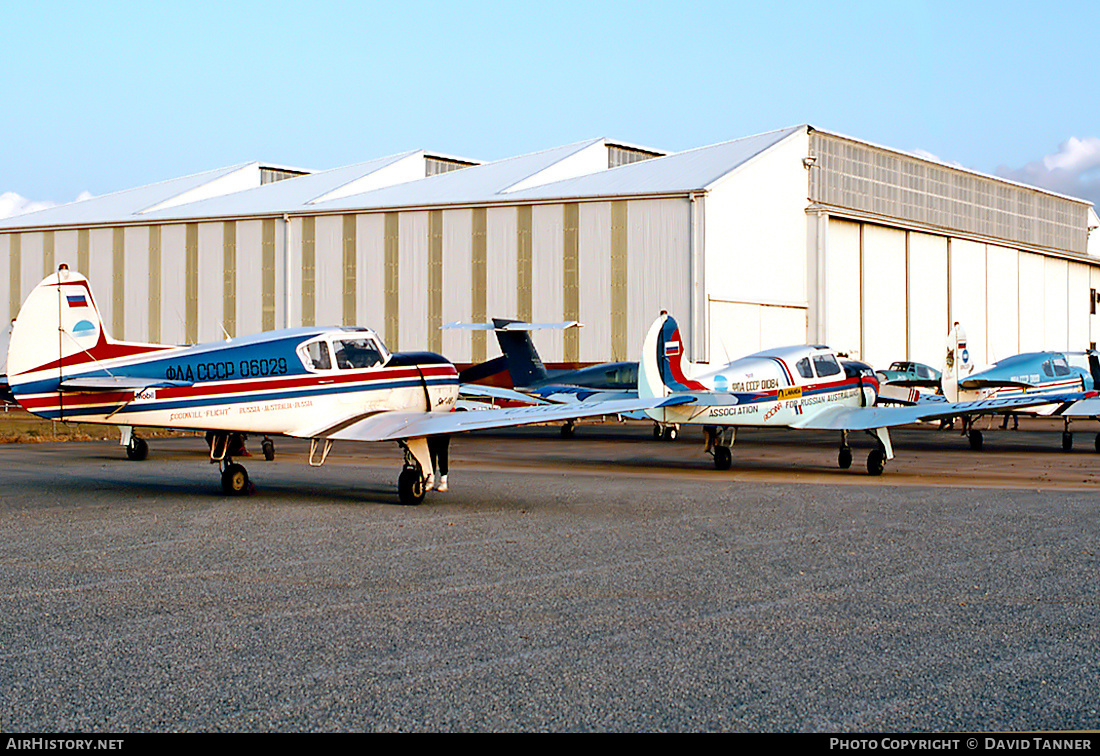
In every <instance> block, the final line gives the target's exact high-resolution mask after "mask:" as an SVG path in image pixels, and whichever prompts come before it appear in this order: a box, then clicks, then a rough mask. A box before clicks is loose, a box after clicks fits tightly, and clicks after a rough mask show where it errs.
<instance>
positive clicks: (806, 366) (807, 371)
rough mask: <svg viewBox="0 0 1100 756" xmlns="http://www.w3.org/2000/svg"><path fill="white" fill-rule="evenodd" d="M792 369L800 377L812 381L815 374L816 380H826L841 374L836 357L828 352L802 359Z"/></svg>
mask: <svg viewBox="0 0 1100 756" xmlns="http://www.w3.org/2000/svg"><path fill="white" fill-rule="evenodd" d="M811 363H812V364H813V368H812V369H811V367H810V365H811ZM794 367H795V370H797V371H798V374H799V375H800V376H802V377H803V378H807V379H812V378H813V377H814V374H815V373H816V374H817V377H818V378H827V377H828V376H830V375H840V373H841V372H842V371H841V368H840V363H839V362H837V361H836V357H835V356H833V354H832V353H830V352H819V353H817V354H812V355H809V356H808V357H803V358H802V359H800V360H799V361H798V362H796V363H795V364H794Z"/></svg>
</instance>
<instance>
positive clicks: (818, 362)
mask: <svg viewBox="0 0 1100 756" xmlns="http://www.w3.org/2000/svg"><path fill="white" fill-rule="evenodd" d="M814 369H815V370H817V375H818V377H819V378H824V377H826V376H829V375H839V374H840V373H841V370H840V363H838V362H837V361H836V357H834V356H832V355H831V354H815V355H814Z"/></svg>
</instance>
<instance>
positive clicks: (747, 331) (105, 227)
mask: <svg viewBox="0 0 1100 756" xmlns="http://www.w3.org/2000/svg"><path fill="white" fill-rule="evenodd" d="M1098 225H1100V222H1098V221H1097V216H1096V214H1095V212H1094V210H1093V208H1092V206H1091V204H1090V203H1089V202H1087V201H1084V200H1080V199H1075V198H1072V197H1066V196H1062V195H1058V194H1053V193H1051V192H1048V191H1044V190H1041V189H1037V188H1034V187H1029V186H1024V185H1021V184H1016V183H1012V182H1008V181H1004V180H1002V179H998V178H994V177H991V176H987V175H983V174H979V173H975V172H972V171H967V170H963V169H960V168H956V167H951V166H948V165H945V164H942V163H938V162H933V161H929V160H926V159H923V158H921V157H918V156H915V155H912V154H907V153H903V152H899V151H896V150H891V149H888V148H884V147H880V146H876V145H872V144H869V143H867V142H863V141H860V140H857V139H853V138H850V137H846V136H842V135H840V134H836V133H831V132H827V131H822V130H819V129H816V128H813V127H811V126H808V125H801V126H796V127H793V128H788V129H783V130H780V131H774V132H769V133H766V134H760V135H757V136H752V137H746V138H743V139H738V140H735V141H731V142H725V143H722V144H716V145H713V146H709V147H702V148H699V149H695V150H689V151H686V152H680V153H673V154H665V153H662V152H659V151H656V150H649V149H644V148H640V147H636V146H634V145H629V144H624V143H621V142H615V141H611V140H607V139H596V140H591V141H587V142H581V143H577V144H571V145H567V146H564V147H557V148H553V149H549V150H545V151H542V152H537V153H533V154H529V155H522V156H520V157H515V158H509V159H505V160H499V161H495V162H486V163H481V162H478V161H475V160H463V159H457V158H453V157H449V156H446V155H442V154H438V153H430V152H424V151H416V152H409V153H406V154H402V155H395V156H391V157H386V158H381V159H378V160H373V161H370V162H366V163H361V164H357V165H352V166H347V167H343V168H338V169H335V170H330V171H323V172H308V171H299V170H293V169H289V168H285V167H280V166H270V165H265V164H261V163H249V164H245V165H239V166H233V167H229V168H225V169H221V170H216V171H210V172H208V173H203V174H198V175H195V176H189V177H185V178H180V179H174V180H170V181H165V182H163V183H159V184H154V185H151V186H146V187H141V188H138V189H132V190H128V191H123V192H118V193H116V194H112V195H107V196H103V197H96V198H92V199H89V200H85V201H82V202H76V203H73V204H70V205H65V206H60V207H55V208H50V209H47V210H43V211H40V212H37V213H31V214H27V215H22V216H17V217H13V218H8V219H4V220H0V308H6V312H7V316H8V317H9V318H12V317H15V316H16V314H17V313H18V309H19V306H20V304H21V303H22V300H23V299H24V298H25V297H26V295H27V294H28V293H29V291H30V289H31V288H32V287H33V286H34V285H35V284H37V282H38V281H39V280H41V278H42V277H43V276H44V274H46V273H49V272H51V271H53V270H54V269H55V267H56V265H57V264H59V263H61V262H67V263H69V265H70V267H75V268H76V269H77V270H79V271H80V272H82V273H84V274H86V275H88V277H89V278H90V279H91V281H92V285H93V290H94V291H95V292H96V294H97V299H98V301H99V304H100V307H101V309H102V311H103V317H104V322H105V323H106V325H107V327H108V330H109V331H110V332H111V334H112V335H113V336H114V337H115V338H122V339H126V340H131V341H146V340H148V341H160V342H166V343H194V342H199V341H209V340H218V339H222V338H225V335H226V334H228V335H229V336H235V335H238V334H239V335H245V334H248V333H253V332H257V331H261V330H269V329H273V328H281V327H287V326H297V325H311V324H357V325H366V326H370V327H372V328H374V329H375V330H377V331H378V332H379V333H380V335H382V337H383V338H384V339H385V341H386V343H387V344H388V346H389V347H390V348H391V349H395V350H396V349H403V350H420V349H430V350H433V351H439V352H442V353H443V354H445V355H447V356H448V357H450V358H451V359H452V360H453V361H455V362H458V363H471V362H479V361H482V360H484V359H488V358H491V357H493V356H495V355H496V354H498V352H497V347H496V344H495V340H493V339H491V338H489V339H487V338H486V334H485V333H484V332H474V333H471V332H469V331H459V330H441V329H440V326H441V325H443V324H445V323H449V322H454V321H463V322H470V321H485V320H487V319H489V318H492V317H515V318H519V319H524V320H534V321H561V320H579V321H581V322H582V323H584V327H583V328H581V329H571V330H569V331H567V332H564V333H561V332H542V333H541V334H540V335H539V336H538V337H537V340H538V345H539V348H540V351H541V352H542V354H543V358H544V360H545V361H546V362H549V363H563V364H582V363H592V362H601V361H606V360H619V359H636V358H637V352H638V349H639V348H640V345H641V342H642V338H643V337H644V335H645V332H646V330H647V329H648V327H649V325H650V323H651V322H652V320H653V318H654V317H656V315H657V314H658V313H659V311H660V310H662V309H667V310H668V311H669V312H670V313H672V314H673V315H674V316H676V318H677V319H678V321H679V323H680V326H681V330H682V332H683V335H684V337H685V343H686V344H687V346H688V350H689V356H690V357H691V358H692V359H694V360H696V361H719V360H725V359H728V358H734V357H738V356H742V355H744V354H747V353H749V352H753V351H757V350H759V349H762V348H767V347H771V346H779V345H784V344H792V343H803V342H807V341H808V342H814V343H824V344H829V345H830V346H832V347H834V348H835V349H837V350H839V351H842V352H846V353H848V354H850V355H852V356H853V357H858V358H861V359H863V360H865V361H868V362H870V363H871V364H873V365H875V366H880V367H882V366H885V365H886V364H888V363H889V362H891V361H893V360H900V359H913V360H917V361H921V362H927V363H930V364H933V365H937V366H938V365H939V363H940V362H941V361H942V359H943V351H944V343H945V342H944V339H945V336H946V333H947V330H948V327H949V325H950V323H951V322H953V321H956V320H957V321H959V322H961V323H962V324H963V325H964V327H965V328H966V330H967V333H968V336H969V341H970V348H971V351H972V353H973V355H974V359H975V360H976V361H977V362H979V363H981V362H985V361H991V360H993V359H997V358H1000V357H1005V356H1008V355H1010V354H1015V353H1018V352H1021V351H1029V350H1038V349H1063V350H1065V349H1069V350H1080V349H1085V348H1087V347H1088V346H1089V345H1090V344H1093V343H1095V342H1096V341H1098V340H1100V338H1098V337H1100V321H1098V320H1097V315H1096V314H1095V312H1096V302H1097V295H1096V290H1097V289H1100V256H1098V255H1100V247H1095V245H1096V243H1097V242H1095V241H1093V246H1094V247H1095V248H1094V249H1093V250H1092V252H1091V253H1090V238H1089V237H1090V231H1091V230H1092V229H1094V228H1095V227H1097V226H1098Z"/></svg>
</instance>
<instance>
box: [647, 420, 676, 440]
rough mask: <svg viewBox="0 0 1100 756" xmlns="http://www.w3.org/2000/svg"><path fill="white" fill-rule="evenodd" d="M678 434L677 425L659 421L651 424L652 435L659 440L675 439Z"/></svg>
mask: <svg viewBox="0 0 1100 756" xmlns="http://www.w3.org/2000/svg"><path fill="white" fill-rule="evenodd" d="M679 435H680V426H679V425H676V424H672V425H661V424H660V423H654V424H653V437H654V438H655V439H657V440H659V441H675V440H676V439H677V437H678V436H679Z"/></svg>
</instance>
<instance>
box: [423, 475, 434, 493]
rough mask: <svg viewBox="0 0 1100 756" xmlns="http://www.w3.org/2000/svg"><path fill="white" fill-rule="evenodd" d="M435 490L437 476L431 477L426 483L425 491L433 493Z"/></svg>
mask: <svg viewBox="0 0 1100 756" xmlns="http://www.w3.org/2000/svg"><path fill="white" fill-rule="evenodd" d="M433 488H435V476H434V475H429V476H428V480H427V482H426V483H424V490H425V491H431V490H432V489H433Z"/></svg>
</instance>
